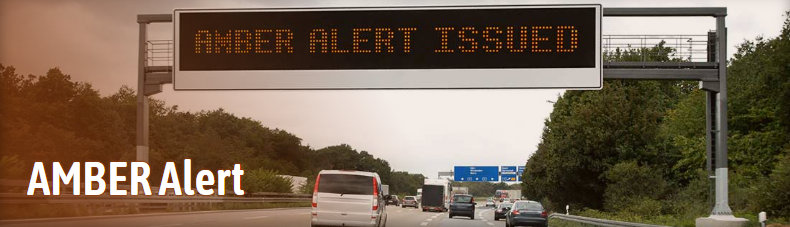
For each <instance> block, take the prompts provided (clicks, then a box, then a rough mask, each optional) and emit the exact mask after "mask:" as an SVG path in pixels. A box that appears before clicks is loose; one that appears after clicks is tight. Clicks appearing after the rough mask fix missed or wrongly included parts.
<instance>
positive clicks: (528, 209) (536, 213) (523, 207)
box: [505, 200, 549, 227]
mask: <svg viewBox="0 0 790 227" xmlns="http://www.w3.org/2000/svg"><path fill="white" fill-rule="evenodd" d="M512 207H513V208H511V209H510V212H508V213H507V215H505V226H506V227H514V226H541V227H547V226H548V224H549V222H548V214H547V213H546V210H544V209H543V205H541V204H540V203H539V202H535V201H526V200H522V201H516V203H513V206H512Z"/></svg>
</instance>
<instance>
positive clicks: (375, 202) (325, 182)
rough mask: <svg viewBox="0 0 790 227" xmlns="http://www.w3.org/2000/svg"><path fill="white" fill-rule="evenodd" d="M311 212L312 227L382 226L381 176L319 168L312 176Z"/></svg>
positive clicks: (383, 205) (385, 219)
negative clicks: (313, 177)
mask: <svg viewBox="0 0 790 227" xmlns="http://www.w3.org/2000/svg"><path fill="white" fill-rule="evenodd" d="M311 215H312V219H311V221H310V225H311V226H313V227H315V226H367V227H383V226H385V225H386V223H387V208H386V205H385V201H384V194H383V192H382V191H381V178H380V177H379V175H378V174H377V173H371V172H362V171H346V170H322V171H321V172H319V173H318V176H317V177H316V179H315V187H314V188H313V201H312V211H311Z"/></svg>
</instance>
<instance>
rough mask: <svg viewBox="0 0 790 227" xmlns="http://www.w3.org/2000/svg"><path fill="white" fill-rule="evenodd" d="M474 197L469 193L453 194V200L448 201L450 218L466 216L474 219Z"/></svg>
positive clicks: (475, 204)
mask: <svg viewBox="0 0 790 227" xmlns="http://www.w3.org/2000/svg"><path fill="white" fill-rule="evenodd" d="M475 206H477V203H475V197H474V196H472V195H469V194H456V195H453V200H452V202H450V214H449V215H450V218H453V217H454V216H467V217H469V218H470V219H472V220H474V219H475Z"/></svg>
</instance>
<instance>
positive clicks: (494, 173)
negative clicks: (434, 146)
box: [453, 166, 499, 182]
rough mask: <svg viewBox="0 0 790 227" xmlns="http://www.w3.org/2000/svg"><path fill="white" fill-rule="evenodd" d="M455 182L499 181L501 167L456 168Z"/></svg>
mask: <svg viewBox="0 0 790 227" xmlns="http://www.w3.org/2000/svg"><path fill="white" fill-rule="evenodd" d="M453 172H454V173H455V174H454V176H453V180H455V181H478V182H482V181H499V166H456V167H455V168H454V171H453Z"/></svg>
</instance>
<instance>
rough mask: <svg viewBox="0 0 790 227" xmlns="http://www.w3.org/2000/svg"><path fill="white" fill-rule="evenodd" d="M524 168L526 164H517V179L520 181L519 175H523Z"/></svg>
mask: <svg viewBox="0 0 790 227" xmlns="http://www.w3.org/2000/svg"><path fill="white" fill-rule="evenodd" d="M524 169H526V166H519V167H518V173H517V174H518V181H522V180H521V176H523V175H524Z"/></svg>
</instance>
